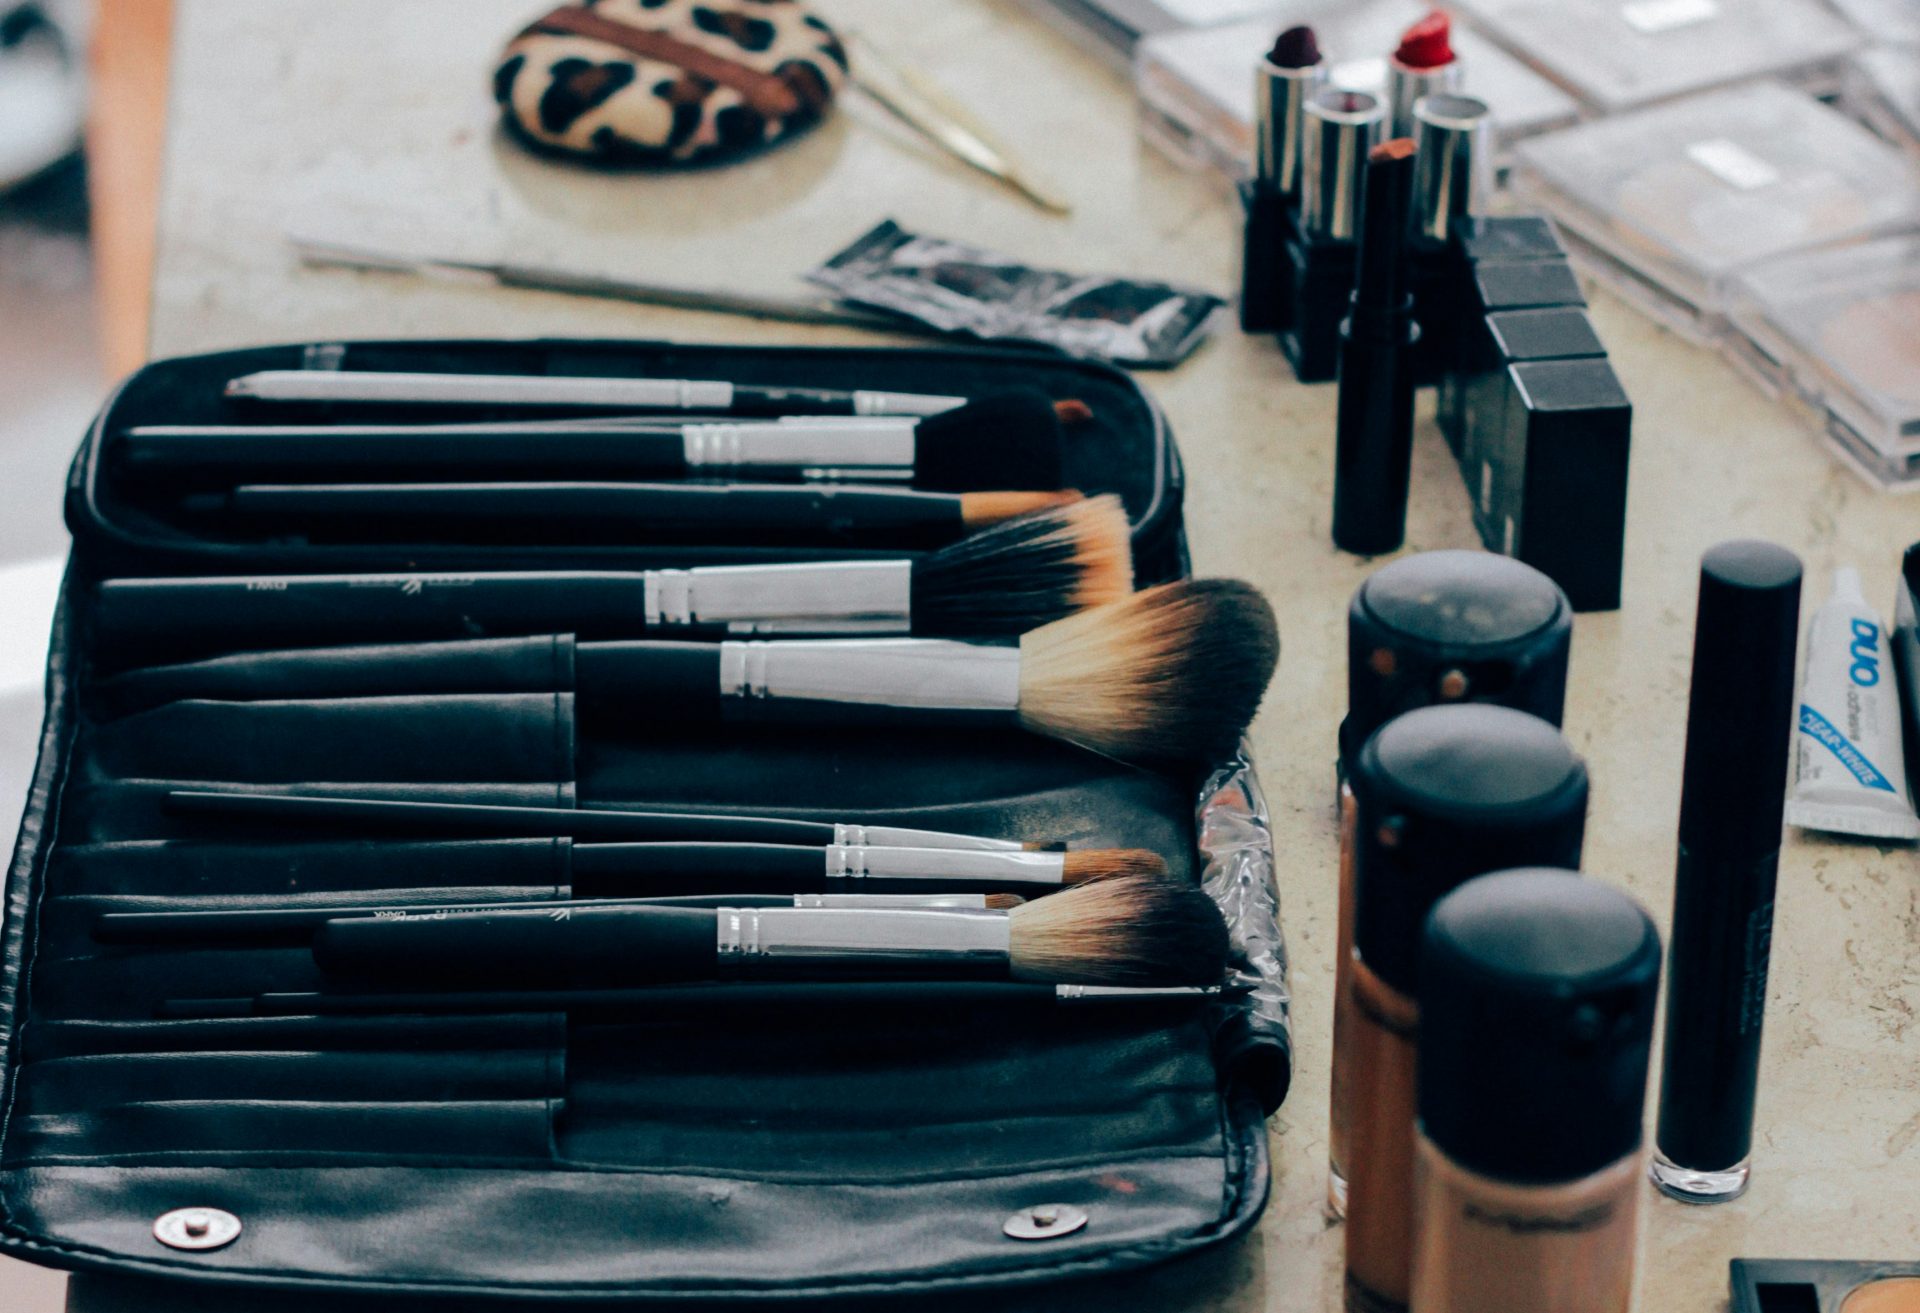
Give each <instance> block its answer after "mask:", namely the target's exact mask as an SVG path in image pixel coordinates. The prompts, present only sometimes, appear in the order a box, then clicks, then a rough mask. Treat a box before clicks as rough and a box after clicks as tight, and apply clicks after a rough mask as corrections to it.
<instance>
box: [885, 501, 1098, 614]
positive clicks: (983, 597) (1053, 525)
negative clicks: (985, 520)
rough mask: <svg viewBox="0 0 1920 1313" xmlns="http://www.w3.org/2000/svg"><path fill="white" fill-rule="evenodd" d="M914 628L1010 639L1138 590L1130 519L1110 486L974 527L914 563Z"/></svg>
mask: <svg viewBox="0 0 1920 1313" xmlns="http://www.w3.org/2000/svg"><path fill="white" fill-rule="evenodd" d="M912 586H913V593H912V613H913V624H914V629H915V631H916V632H918V633H923V634H939V635H947V636H952V637H956V638H967V637H973V636H980V637H1006V636H1009V635H1014V634H1020V633H1024V632H1025V631H1027V630H1029V629H1033V628H1036V627H1038V626H1040V625H1044V624H1046V623H1047V622H1049V621H1051V620H1057V619H1059V618H1060V617H1061V616H1063V615H1072V614H1073V613H1074V612H1075V611H1082V610H1085V609H1086V608H1087V607H1090V606H1099V605H1102V604H1104V603H1106V602H1111V601H1115V600H1117V599H1119V598H1122V597H1126V596H1127V595H1129V594H1130V593H1132V592H1133V526H1132V524H1131V523H1130V522H1129V521H1128V520H1127V510H1126V507H1125V506H1123V505H1122V504H1121V502H1120V499H1119V498H1118V497H1116V496H1114V495H1113V494H1112V493H1102V494H1101V495H1100V496H1098V497H1088V498H1086V499H1085V500H1084V501H1075V502H1069V503H1067V504H1066V505H1064V506H1050V507H1047V508H1046V509H1044V510H1039V511H1035V512H1033V513H1031V514H1028V515H1017V516H1015V517H1014V518H1012V519H1010V520H1002V521H1000V523H998V524H995V525H990V526H989V527H987V528H984V529H981V530H980V531H978V532H977V533H970V534H968V535H967V536H966V537H964V538H962V539H961V540H960V541H959V542H957V543H954V544H953V545H952V546H950V547H943V548H941V549H940V550H939V551H937V552H929V553H928V554H927V555H925V556H923V557H921V558H920V559H919V560H917V561H915V562H914V563H913V585H912Z"/></svg>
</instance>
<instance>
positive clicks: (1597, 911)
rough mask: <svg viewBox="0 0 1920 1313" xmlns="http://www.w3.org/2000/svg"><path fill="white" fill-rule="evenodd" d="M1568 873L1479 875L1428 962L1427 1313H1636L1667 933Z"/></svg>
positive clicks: (1421, 1158)
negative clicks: (1649, 1100)
mask: <svg viewBox="0 0 1920 1313" xmlns="http://www.w3.org/2000/svg"><path fill="white" fill-rule="evenodd" d="M1569 874H1570V873H1568V872H1564V871H1549V870H1527V871H1506V872H1501V873H1500V874H1497V875H1488V876H1483V877H1481V878H1479V879H1477V880H1471V881H1468V882H1467V883H1466V884H1465V885H1463V886H1462V887H1461V888H1460V889H1459V890H1457V891H1456V892H1454V893H1452V894H1450V895H1448V896H1447V897H1446V898H1444V899H1442V900H1441V901H1440V903H1439V904H1438V905H1437V906H1436V907H1435V908H1434V911H1433V915H1432V917H1431V918H1430V919H1429V921H1428V924H1427V930H1426V936H1425V946H1424V949H1423V952H1422V956H1421V966H1420V1018H1421V1023H1420V1046H1419V1061H1420V1081H1419V1098H1418V1107H1419V1136H1418V1139H1417V1141H1416V1145H1417V1148H1416V1155H1415V1166H1414V1175H1413V1189H1414V1201H1415V1216H1416V1218H1417V1227H1416V1232H1415V1235H1416V1239H1415V1244H1414V1256H1413V1290H1412V1300H1411V1307H1412V1313H1627V1311H1628V1308H1629V1306H1630V1305H1631V1303H1632V1299H1633V1268H1634V1241H1635V1235H1634V1225H1635V1220H1636V1215H1637V1213H1638V1206H1639V1199H1640V1195H1641V1193H1642V1185H1641V1178H1642V1175H1643V1172H1644V1167H1643V1152H1642V1143H1641V1142H1642V1132H1641V1120H1642V1111H1643V1106H1644V1104H1645V1101H1646V1089H1647V1058H1648V1050H1649V1046H1650V1045H1651V1042H1652V1037H1653V1009H1654V995H1655V992H1656V990H1657V988H1658V985H1659V978H1660V938H1659V935H1658V934H1657V933H1656V932H1655V930H1654V927H1653V922H1652V921H1651V920H1649V919H1648V917H1647V914H1646V913H1645V912H1644V911H1643V910H1641V908H1640V906H1639V905H1638V904H1636V903H1635V902H1634V901H1633V900H1632V899H1630V898H1628V897H1626V896H1625V895H1624V894H1621V893H1618V892H1616V891H1614V890H1612V889H1609V888H1607V887H1606V886H1604V885H1602V884H1599V883H1597V882H1596V881H1592V880H1579V879H1569V878H1567V877H1568V875H1569Z"/></svg>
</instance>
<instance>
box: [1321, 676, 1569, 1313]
mask: <svg viewBox="0 0 1920 1313" xmlns="http://www.w3.org/2000/svg"><path fill="white" fill-rule="evenodd" d="M1351 782H1352V785H1353V795H1354V803H1355V813H1356V825H1355V836H1354V846H1353V854H1354V862H1353V875H1354V900H1353V909H1354V925H1353V936H1354V949H1353V955H1352V958H1351V960H1350V961H1349V962H1348V971H1347V989H1346V993H1345V995H1344V996H1343V1003H1344V1005H1345V1006H1346V1008H1347V1017H1346V1029H1345V1031H1344V1033H1343V1034H1342V1035H1341V1037H1340V1039H1341V1042H1342V1044H1343V1045H1344V1049H1343V1052H1342V1053H1341V1055H1340V1058H1339V1060H1340V1062H1341V1064H1342V1066H1343V1067H1344V1069H1345V1072H1346V1078H1345V1083H1344V1085H1343V1086H1342V1088H1341V1094H1342V1096H1343V1097H1344V1099H1345V1106H1344V1109H1343V1112H1344V1115H1345V1119H1346V1126H1347V1129H1348V1139H1347V1143H1346V1150H1347V1159H1346V1165H1347V1168H1348V1197H1347V1236H1346V1269H1347V1284H1346V1288H1347V1306H1348V1308H1349V1309H1350V1310H1357V1311H1358V1313H1379V1311H1381V1310H1400V1309H1404V1308H1405V1307H1406V1305H1407V1298H1408V1287H1409V1282H1410V1280H1411V1276H1412V1268H1413V1209H1412V1190H1413V1144H1414V1130H1413V1127H1414V1092H1415V1079H1416V1066H1417V1064H1416V1060H1415V1059H1416V1053H1415V1046H1416V1042H1417V1037H1418V1034H1419V1030H1420V1010H1419V1006H1418V1003H1417V1002H1416V1000H1417V998H1418V997H1419V993H1418V984H1419V981H1418V962H1419V947H1420V934H1421V929H1422V927H1423V926H1424V924H1425V922H1426V918H1427V913H1428V912H1429V911H1430V910H1431V909H1432V907H1433V905H1434V904H1435V903H1436V902H1438V901H1439V900H1440V899H1441V898H1442V897H1444V896H1446V895H1447V894H1449V893H1451V892H1452V891H1453V890H1454V889H1455V888H1457V887H1458V886H1460V885H1461V884H1462V883H1464V882H1465V881H1467V880H1470V879H1472V878H1473V877H1474V876H1476V875H1481V874H1483V873H1485V872H1487V871H1494V870H1502V869H1505V868H1507V867H1512V866H1518V865H1527V864H1530V863H1536V862H1540V863H1545V862H1551V863H1552V864H1554V865H1556V866H1573V865H1576V864H1577V863H1578V862H1579V860H1580V844H1581V837H1582V832H1583V830H1584V827H1585V822H1586V803H1587V774H1586V768H1585V767H1584V766H1583V765H1582V764H1581V762H1580V759H1579V758H1578V757H1577V756H1575V755H1574V752H1573V749H1572V747H1571V746H1569V745H1568V743H1567V741H1566V739H1565V737H1564V736H1562V735H1561V733H1560V731H1558V730H1557V729H1555V728H1554V727H1553V726H1551V725H1549V724H1547V723H1546V722H1545V721H1543V720H1541V719H1539V718H1538V717H1537V716H1529V715H1527V714H1526V713H1525V712H1522V711H1514V710H1511V709H1509V708H1506V707H1491V706H1451V707H1425V708H1422V709H1421V710H1418V711H1410V712H1408V713H1407V714H1406V715H1404V716H1399V717H1396V718H1395V719H1393V720H1391V721H1389V722H1388V723H1387V724H1386V725H1384V726H1382V727H1381V728H1380V730H1379V731H1378V732H1376V733H1375V734H1374V736H1373V737H1372V738H1371V739H1369V740H1368V741H1367V744H1366V746H1365V747H1364V748H1362V749H1361V751H1360V754H1359V756H1358V758H1357V759H1356V760H1355V762H1354V771H1353V775H1352V777H1351Z"/></svg>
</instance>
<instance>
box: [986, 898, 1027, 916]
mask: <svg viewBox="0 0 1920 1313" xmlns="http://www.w3.org/2000/svg"><path fill="white" fill-rule="evenodd" d="M1026 901H1027V900H1026V899H1024V898H1022V897H1021V896H1020V895H1019V894H988V895H987V906H988V907H991V908H994V909H995V910H997V911H1002V912H1004V911H1006V910H1007V909H1009V908H1013V907H1018V906H1020V904H1022V903H1024V902H1026Z"/></svg>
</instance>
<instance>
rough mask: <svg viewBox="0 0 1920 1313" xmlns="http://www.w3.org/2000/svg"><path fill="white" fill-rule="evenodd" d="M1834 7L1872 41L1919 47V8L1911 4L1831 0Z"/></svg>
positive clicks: (1890, 0)
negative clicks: (1872, 39)
mask: <svg viewBox="0 0 1920 1313" xmlns="http://www.w3.org/2000/svg"><path fill="white" fill-rule="evenodd" d="M1833 7H1834V8H1835V9H1838V10H1839V11H1840V12H1841V13H1843V14H1845V15H1846V16H1847V17H1848V18H1850V19H1852V20H1853V24H1854V26H1855V27H1857V28H1859V29H1860V30H1861V31H1862V32H1865V33H1867V34H1868V35H1870V36H1872V37H1873V38H1874V39H1875V40H1878V41H1889V42H1897V43H1904V44H1906V45H1910V46H1920V4H1915V3H1914V0H1833Z"/></svg>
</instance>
